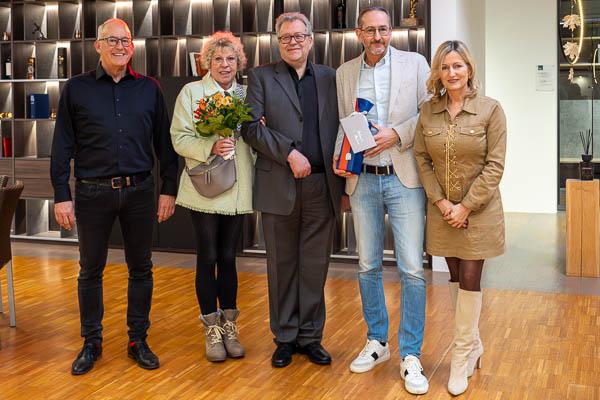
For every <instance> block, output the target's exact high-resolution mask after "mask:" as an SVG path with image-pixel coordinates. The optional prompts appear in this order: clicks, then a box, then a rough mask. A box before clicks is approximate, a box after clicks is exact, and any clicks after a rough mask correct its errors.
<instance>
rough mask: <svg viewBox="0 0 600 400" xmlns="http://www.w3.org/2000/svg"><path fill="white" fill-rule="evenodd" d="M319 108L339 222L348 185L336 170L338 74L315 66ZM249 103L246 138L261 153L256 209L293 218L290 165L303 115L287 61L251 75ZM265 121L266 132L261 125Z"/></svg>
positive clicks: (327, 170)
mask: <svg viewBox="0 0 600 400" xmlns="http://www.w3.org/2000/svg"><path fill="white" fill-rule="evenodd" d="M313 71H314V74H315V80H316V84H317V100H318V105H319V138H320V141H321V149H322V152H323V161H324V163H325V174H326V177H327V186H328V189H329V198H330V200H331V206H332V208H333V210H334V212H335V214H336V215H337V216H339V213H340V208H339V205H340V199H341V195H342V190H343V180H342V179H341V178H339V177H338V176H336V175H335V174H334V173H333V170H332V168H331V165H332V162H333V152H334V147H335V139H336V136H337V131H338V125H339V119H338V107H337V92H336V83H335V70H334V69H332V68H330V67H327V66H325V65H319V64H313ZM246 101H247V102H248V104H249V105H250V106H251V107H252V111H251V115H252V119H253V120H252V121H251V122H247V123H245V124H244V125H243V126H242V137H243V138H244V140H245V141H246V143H248V144H249V145H250V146H252V147H253V148H254V149H255V150H256V152H257V155H258V157H257V159H256V165H255V178H254V192H253V207H254V209H255V210H258V211H261V212H265V213H271V214H277V215H289V214H290V213H291V212H292V210H293V208H294V203H295V199H296V179H295V178H294V174H293V173H292V170H291V168H290V166H289V164H288V163H287V156H288V154H289V152H290V150H291V149H294V148H298V149H300V148H301V145H302V126H303V122H302V121H303V115H302V108H301V106H300V101H299V99H298V95H297V93H296V88H295V85H294V82H293V80H292V77H291V76H290V73H289V71H288V68H287V65H286V64H285V63H284V62H283V61H279V62H277V63H272V64H268V65H263V66H260V67H256V68H253V69H250V70H249V71H248V91H247V95H246ZM263 116H264V117H265V119H266V123H267V125H266V126H263V125H262V124H261V123H260V118H261V117H263Z"/></svg>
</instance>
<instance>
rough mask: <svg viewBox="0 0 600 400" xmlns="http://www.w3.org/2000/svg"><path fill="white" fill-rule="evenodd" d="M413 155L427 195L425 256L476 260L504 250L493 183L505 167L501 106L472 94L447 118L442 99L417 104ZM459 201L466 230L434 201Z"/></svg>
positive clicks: (500, 214)
mask: <svg viewBox="0 0 600 400" xmlns="http://www.w3.org/2000/svg"><path fill="white" fill-rule="evenodd" d="M414 153H415V158H416V159H417V164H418V166H419V176H420V178H421V182H422V183H423V187H424V188H425V191H426V193H427V197H428V200H429V201H428V205H427V230H426V248H427V252H428V253H429V254H432V255H435V256H442V257H458V258H461V259H464V260H480V259H487V258H491V257H495V256H498V255H500V254H502V253H503V252H504V213H503V210H502V199H501V197H500V190H499V188H498V185H499V183H500V179H501V178H502V173H503V171H504V157H505V153H506V118H505V116H504V112H503V111H502V107H501V106H500V104H499V103H498V102H497V101H496V100H494V99H491V98H489V97H485V96H480V95H476V96H474V97H471V98H467V99H465V103H464V105H463V109H462V111H460V112H459V113H458V115H457V116H456V118H455V119H454V120H450V114H449V113H448V111H447V97H446V96H442V97H441V98H440V99H439V100H438V101H435V102H433V101H429V102H427V103H425V104H424V105H423V106H422V107H421V112H420V117H419V121H418V123H417V130H416V134H415V142H414ZM444 198H446V199H448V200H450V201H451V202H453V203H455V204H456V203H462V204H463V205H464V206H465V207H467V208H468V209H470V210H471V211H472V212H471V214H470V215H469V219H468V221H469V224H468V227H467V228H466V229H464V228H463V229H456V228H453V227H451V226H450V225H449V224H448V223H447V222H446V221H444V219H443V218H442V215H441V212H440V210H439V209H438V208H437V207H436V206H434V205H433V204H434V203H435V202H436V201H438V200H441V199H444Z"/></svg>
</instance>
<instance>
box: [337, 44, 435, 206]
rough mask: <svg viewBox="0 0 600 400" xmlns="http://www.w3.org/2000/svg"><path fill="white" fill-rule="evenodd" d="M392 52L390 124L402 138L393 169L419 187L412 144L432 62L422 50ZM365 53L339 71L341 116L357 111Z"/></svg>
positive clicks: (351, 182)
mask: <svg viewBox="0 0 600 400" xmlns="http://www.w3.org/2000/svg"><path fill="white" fill-rule="evenodd" d="M390 49H391V51H392V54H391V56H392V58H391V59H392V61H391V62H392V79H391V83H390V85H391V87H390V107H389V115H388V127H390V128H393V129H394V130H395V131H396V133H397V134H398V136H399V137H400V144H399V145H398V146H395V147H392V148H391V149H390V150H391V156H392V164H393V165H394V171H395V172H396V175H397V176H398V179H400V182H402V184H403V185H404V186H406V187H409V188H415V187H420V186H421V182H420V181H419V174H418V173H417V163H416V161H415V156H414V154H413V150H412V146H413V141H414V139H415V127H416V125H417V119H418V117H419V108H420V107H421V104H423V102H425V101H426V100H428V99H429V95H428V94H427V87H426V82H427V78H428V77H429V65H427V60H425V57H423V56H422V55H420V54H419V53H412V52H406V51H401V50H397V49H395V48H393V47H390ZM363 59H364V53H363V54H361V55H360V56H359V57H357V58H354V59H352V60H350V61H348V62H346V63H344V64H342V65H341V66H340V67H339V68H338V70H337V76H336V78H337V94H338V107H339V114H340V118H343V117H347V116H348V115H350V114H352V112H354V105H355V103H356V98H357V97H358V79H359V77H360V67H361V63H362V60H363ZM343 138H344V132H343V131H342V129H341V127H340V130H339V133H338V138H337V142H336V154H338V153H339V150H340V148H341V146H342V140H343ZM357 182H358V176H356V175H354V176H351V177H350V178H347V179H346V193H348V194H349V195H351V194H352V193H354V189H355V188H356V183H357Z"/></svg>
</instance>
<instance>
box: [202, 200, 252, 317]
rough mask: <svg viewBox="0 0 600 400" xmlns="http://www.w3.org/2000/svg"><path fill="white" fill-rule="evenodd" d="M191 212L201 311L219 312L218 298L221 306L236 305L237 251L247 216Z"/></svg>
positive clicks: (230, 306)
mask: <svg viewBox="0 0 600 400" xmlns="http://www.w3.org/2000/svg"><path fill="white" fill-rule="evenodd" d="M190 215H191V217H192V224H193V225H194V230H195V231H196V297H197V298H198V304H199V305H200V312H201V313H202V314H204V315H208V314H212V313H214V312H216V311H217V300H219V305H220V307H221V309H223V310H227V309H235V308H237V306H236V298H237V284H238V282H237V271H236V267H235V253H236V250H237V243H238V240H239V238H240V234H241V233H242V224H243V222H244V216H243V215H222V214H208V213H203V212H197V211H193V210H190ZM215 267H216V268H215ZM215 269H216V273H215Z"/></svg>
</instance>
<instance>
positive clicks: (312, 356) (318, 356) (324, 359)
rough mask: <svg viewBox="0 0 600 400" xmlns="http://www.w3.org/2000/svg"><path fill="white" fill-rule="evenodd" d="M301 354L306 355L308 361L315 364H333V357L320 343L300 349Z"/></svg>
mask: <svg viewBox="0 0 600 400" xmlns="http://www.w3.org/2000/svg"><path fill="white" fill-rule="evenodd" d="M300 353H302V354H306V355H307V356H308V359H309V360H310V361H312V362H314V363H315V364H319V365H329V364H331V356H330V355H329V353H328V352H327V350H325V348H323V346H321V343H319V342H312V343H309V344H307V345H306V346H302V347H300Z"/></svg>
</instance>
